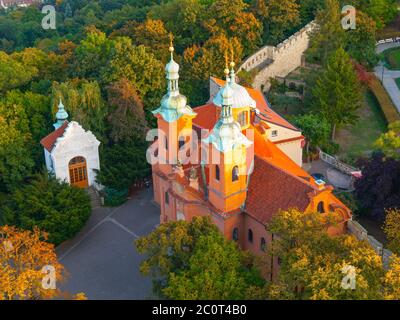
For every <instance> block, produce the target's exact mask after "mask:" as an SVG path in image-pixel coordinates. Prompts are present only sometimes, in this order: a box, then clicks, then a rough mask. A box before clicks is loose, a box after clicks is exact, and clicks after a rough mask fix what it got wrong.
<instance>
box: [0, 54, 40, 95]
mask: <svg viewBox="0 0 400 320" xmlns="http://www.w3.org/2000/svg"><path fill="white" fill-rule="evenodd" d="M0 70H1V72H0V92H5V91H7V90H10V89H13V88H17V87H20V86H23V85H25V84H27V83H29V82H30V81H31V80H32V78H33V77H34V76H36V75H37V70H36V69H34V68H32V67H27V66H24V65H23V64H21V63H20V62H18V61H16V60H14V59H13V58H12V57H10V56H9V55H8V54H7V53H5V52H2V51H0Z"/></svg>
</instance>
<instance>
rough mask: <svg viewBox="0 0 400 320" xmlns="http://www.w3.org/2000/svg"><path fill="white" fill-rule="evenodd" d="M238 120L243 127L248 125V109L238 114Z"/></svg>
mask: <svg viewBox="0 0 400 320" xmlns="http://www.w3.org/2000/svg"><path fill="white" fill-rule="evenodd" d="M238 122H239V124H240V125H241V126H242V127H245V126H247V111H242V112H240V113H239V114H238Z"/></svg>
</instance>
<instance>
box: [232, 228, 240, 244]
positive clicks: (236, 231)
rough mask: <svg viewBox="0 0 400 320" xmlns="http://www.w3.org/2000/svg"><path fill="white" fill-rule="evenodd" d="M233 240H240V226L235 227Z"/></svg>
mask: <svg viewBox="0 0 400 320" xmlns="http://www.w3.org/2000/svg"><path fill="white" fill-rule="evenodd" d="M232 240H234V241H238V240H239V229H238V228H235V229H233V232H232Z"/></svg>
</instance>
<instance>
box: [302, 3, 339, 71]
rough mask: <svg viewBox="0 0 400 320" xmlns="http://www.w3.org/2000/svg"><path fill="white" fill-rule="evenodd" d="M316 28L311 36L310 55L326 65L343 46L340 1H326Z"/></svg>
mask: <svg viewBox="0 0 400 320" xmlns="http://www.w3.org/2000/svg"><path fill="white" fill-rule="evenodd" d="M315 20H316V21H315V22H316V27H315V29H314V30H313V32H311V34H310V48H309V50H308V54H310V55H311V56H312V57H314V58H315V59H316V60H317V61H319V62H320V63H322V64H323V65H325V64H326V63H327V61H328V57H329V56H330V55H331V54H332V53H333V52H336V51H337V50H338V49H339V48H340V47H341V46H343V43H344V38H345V31H344V29H343V28H342V24H341V13H340V8H339V2H338V0H325V6H324V8H323V9H321V10H319V11H318V13H317V16H316V19H315Z"/></svg>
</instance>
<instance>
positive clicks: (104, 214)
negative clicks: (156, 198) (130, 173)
mask: <svg viewBox="0 0 400 320" xmlns="http://www.w3.org/2000/svg"><path fill="white" fill-rule="evenodd" d="M152 197H153V192H152V190H151V189H145V190H142V191H140V192H139V193H138V194H137V195H136V196H135V197H134V199H131V200H129V201H128V202H126V203H125V204H123V205H122V206H120V207H118V208H114V209H111V208H99V209H95V210H94V212H93V214H92V216H91V218H90V219H89V221H88V223H87V225H86V226H85V228H84V229H83V230H82V231H81V232H80V233H79V234H78V235H77V236H76V237H75V238H74V239H72V240H70V241H68V242H66V243H63V244H62V245H60V246H59V247H57V250H56V251H57V254H58V257H59V259H60V262H61V263H62V264H63V265H64V266H65V268H66V270H67V272H68V273H69V276H68V279H67V281H66V282H65V283H63V284H62V285H60V287H61V289H62V290H65V291H68V292H69V293H71V294H76V293H78V292H84V293H85V294H86V295H87V297H88V298H89V299H146V298H150V297H151V291H152V290H151V287H152V285H151V279H149V278H147V277H143V276H142V275H141V274H140V272H139V265H140V263H141V261H142V260H143V257H142V256H140V255H139V254H138V253H137V251H136V248H135V246H134V240H136V239H137V238H138V237H141V236H144V235H146V234H148V233H149V232H151V231H152V230H154V229H155V228H156V226H157V225H158V224H159V221H160V211H159V208H158V207H157V206H156V205H155V204H154V203H153V202H152Z"/></svg>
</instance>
